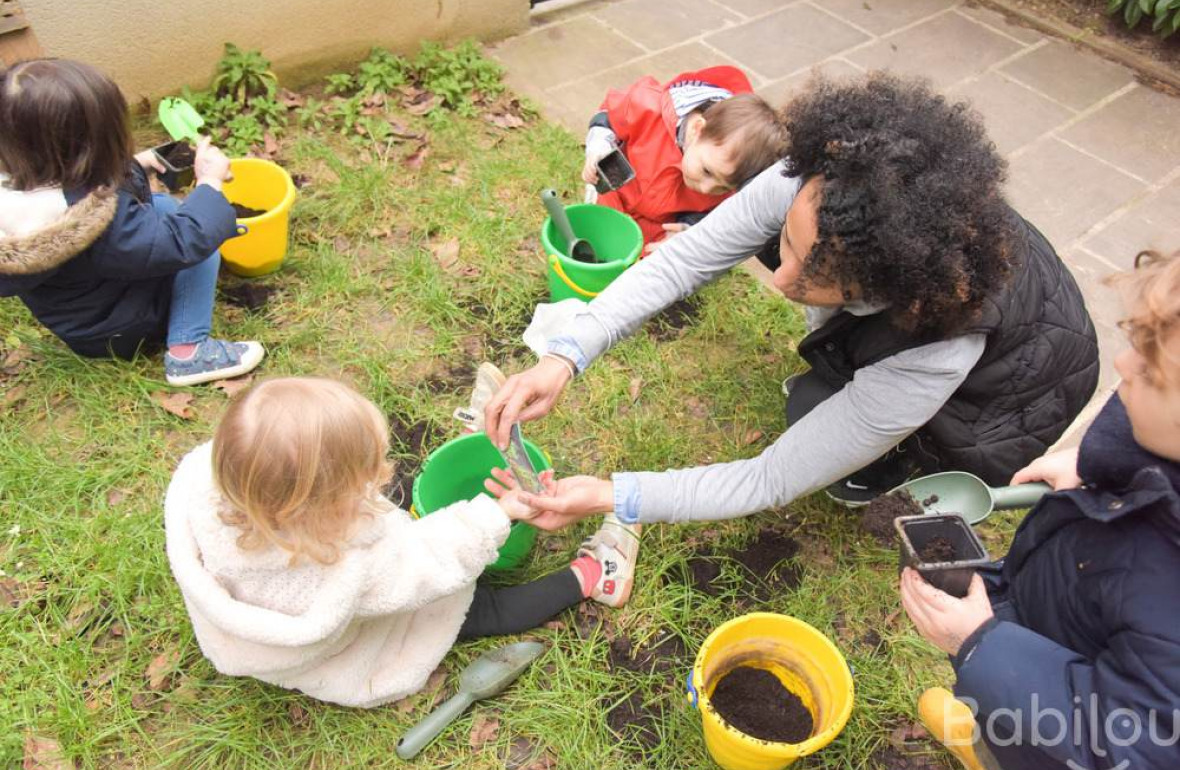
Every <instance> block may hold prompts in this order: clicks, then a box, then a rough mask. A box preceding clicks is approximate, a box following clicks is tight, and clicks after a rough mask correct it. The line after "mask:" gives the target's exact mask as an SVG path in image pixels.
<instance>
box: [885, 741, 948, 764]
mask: <svg viewBox="0 0 1180 770" xmlns="http://www.w3.org/2000/svg"><path fill="white" fill-rule="evenodd" d="M869 766H870V767H873V768H876V769H877V770H946V768H947V767H948V765H945V764H943V763H942V762H940V761H939V760H938V759H937V758H936V757H934V756H932V755H931V754H906V753H904V752H902V751H900V750H898V749H897V748H896V747H894V746H885V747H883V748H881V749H878V750H877V751H875V752H873V755H872V756H871V757H869Z"/></svg>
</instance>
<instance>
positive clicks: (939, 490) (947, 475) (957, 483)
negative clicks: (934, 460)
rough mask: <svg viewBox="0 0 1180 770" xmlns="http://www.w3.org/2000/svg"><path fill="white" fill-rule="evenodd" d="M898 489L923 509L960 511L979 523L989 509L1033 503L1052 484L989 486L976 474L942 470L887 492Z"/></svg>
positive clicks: (924, 511)
mask: <svg viewBox="0 0 1180 770" xmlns="http://www.w3.org/2000/svg"><path fill="white" fill-rule="evenodd" d="M901 491H905V492H909V493H910V497H912V498H914V502H916V503H917V504H918V505H920V506H922V513H961V514H962V515H963V518H965V519H966V520H967V521H969V522H971V523H972V524H978V523H979V522H981V521H983V520H984V519H986V518H987V517H988V516H990V515H991V512H992V511H1005V510H1011V509H1013V508H1028V507H1030V506H1033V505H1036V503H1037V501H1038V500H1040V499H1041V498H1042V497H1044V496H1045V494H1046V493H1048V492H1052V491H1053V488H1052V487H1050V486H1049V485H1048V484H1041V483H1039V482H1038V483H1035V484H1017V485H1015V486H1011V487H989V486H988V485H987V484H985V483H984V481H983V479H981V478H979V477H978V476H976V475H975V474H972V473H967V472H966V471H945V472H943V473H932V474H930V475H929V476H922V477H920V478H916V479H914V480H913V481H907V482H906V483H904V484H900V485H898V486H897V487H894V488H893V489H891V490H889V493H890V494H893V493H894V492H901Z"/></svg>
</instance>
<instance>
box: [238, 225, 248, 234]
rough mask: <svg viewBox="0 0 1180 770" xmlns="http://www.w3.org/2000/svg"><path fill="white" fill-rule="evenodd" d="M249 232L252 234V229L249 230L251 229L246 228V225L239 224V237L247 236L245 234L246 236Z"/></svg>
mask: <svg viewBox="0 0 1180 770" xmlns="http://www.w3.org/2000/svg"><path fill="white" fill-rule="evenodd" d="M248 232H250V228H249V227H246V226H245V225H243V224H239V225H238V235H239V236H242V235H245V234H246V233H248Z"/></svg>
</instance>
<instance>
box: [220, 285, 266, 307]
mask: <svg viewBox="0 0 1180 770" xmlns="http://www.w3.org/2000/svg"><path fill="white" fill-rule="evenodd" d="M220 290H221V297H222V299H224V300H225V301H226V302H228V303H229V304H231V305H235V306H237V307H240V308H244V309H246V310H261V309H262V308H264V307H266V303H267V301H268V300H269V299H270V295H271V294H273V293H274V292H275V287H274V286H268V285H266V284H265V283H237V284H231V285H222V286H221V287H220Z"/></svg>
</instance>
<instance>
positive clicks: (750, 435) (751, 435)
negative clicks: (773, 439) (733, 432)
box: [742, 428, 762, 446]
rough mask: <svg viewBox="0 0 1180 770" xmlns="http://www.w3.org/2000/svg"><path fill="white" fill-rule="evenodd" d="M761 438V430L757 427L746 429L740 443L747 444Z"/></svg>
mask: <svg viewBox="0 0 1180 770" xmlns="http://www.w3.org/2000/svg"><path fill="white" fill-rule="evenodd" d="M761 439H762V431H760V430H758V429H757V428H755V429H753V430H748V431H746V435H744V436H742V444H744V445H745V446H749V445H750V444H755V443H757V442H758V441H760V440H761Z"/></svg>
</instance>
